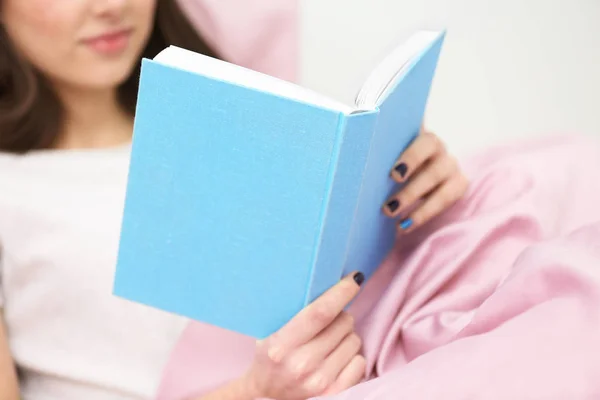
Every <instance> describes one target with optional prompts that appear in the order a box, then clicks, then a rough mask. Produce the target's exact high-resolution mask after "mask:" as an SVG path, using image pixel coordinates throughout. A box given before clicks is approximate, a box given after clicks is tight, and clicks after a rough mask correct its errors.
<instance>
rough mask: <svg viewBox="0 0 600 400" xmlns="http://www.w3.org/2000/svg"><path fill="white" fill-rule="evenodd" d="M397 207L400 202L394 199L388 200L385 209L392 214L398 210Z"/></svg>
mask: <svg viewBox="0 0 600 400" xmlns="http://www.w3.org/2000/svg"><path fill="white" fill-rule="evenodd" d="M398 207H400V202H399V201H398V200H396V199H393V200H390V201H389V202H388V203H387V208H388V210H390V212H394V211H396V210H397V209H398Z"/></svg>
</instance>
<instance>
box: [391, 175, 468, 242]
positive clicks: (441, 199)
mask: <svg viewBox="0 0 600 400" xmlns="http://www.w3.org/2000/svg"><path fill="white" fill-rule="evenodd" d="M467 187H468V181H467V179H466V178H465V177H464V176H463V175H462V174H455V175H454V176H452V177H451V178H450V179H448V180H447V181H446V182H444V183H443V184H442V185H441V186H440V187H438V188H437V189H436V190H434V191H433V192H432V193H430V194H429V195H428V196H427V198H426V199H425V201H424V202H423V204H421V205H420V206H419V207H417V208H416V209H415V210H414V211H413V212H412V213H410V215H409V216H408V218H406V219H404V220H403V221H401V222H400V224H399V229H400V230H401V231H403V232H410V231H411V230H413V229H415V228H417V227H419V226H421V225H423V224H424V223H426V222H427V221H429V220H430V219H431V218H433V217H435V216H437V215H438V214H440V213H441V212H442V211H444V210H446V209H447V208H448V207H450V206H451V205H452V204H454V203H455V202H456V201H457V200H458V199H460V198H461V197H462V195H463V194H464V193H465V191H466V190H467Z"/></svg>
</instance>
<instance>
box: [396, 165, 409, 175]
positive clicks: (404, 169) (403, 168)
mask: <svg viewBox="0 0 600 400" xmlns="http://www.w3.org/2000/svg"><path fill="white" fill-rule="evenodd" d="M394 169H395V170H396V172H397V173H399V174H400V176H401V177H402V178H404V176H406V173H407V172H408V167H407V166H406V164H404V163H400V164H398V165H396V168H394Z"/></svg>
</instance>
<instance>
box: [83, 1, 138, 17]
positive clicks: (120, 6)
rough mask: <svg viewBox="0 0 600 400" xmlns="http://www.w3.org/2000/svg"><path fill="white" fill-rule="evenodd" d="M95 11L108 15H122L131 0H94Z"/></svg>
mask: <svg viewBox="0 0 600 400" xmlns="http://www.w3.org/2000/svg"><path fill="white" fill-rule="evenodd" d="M92 1H93V3H94V4H93V10H94V13H96V14H99V15H102V16H108V17H120V16H122V15H123V12H124V11H125V9H126V8H127V6H128V5H129V3H130V2H131V0H92Z"/></svg>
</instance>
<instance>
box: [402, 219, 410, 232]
mask: <svg viewBox="0 0 600 400" xmlns="http://www.w3.org/2000/svg"><path fill="white" fill-rule="evenodd" d="M412 224H413V220H412V219H410V218H407V219H405V220H404V221H401V222H400V228H402V230H407V229H408V228H410V227H411V226H412Z"/></svg>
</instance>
